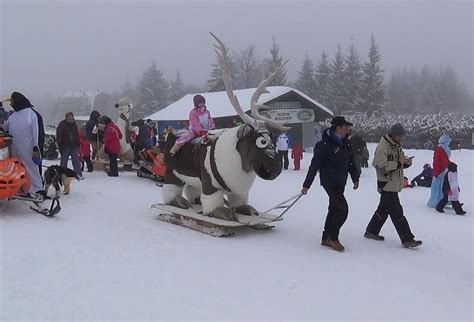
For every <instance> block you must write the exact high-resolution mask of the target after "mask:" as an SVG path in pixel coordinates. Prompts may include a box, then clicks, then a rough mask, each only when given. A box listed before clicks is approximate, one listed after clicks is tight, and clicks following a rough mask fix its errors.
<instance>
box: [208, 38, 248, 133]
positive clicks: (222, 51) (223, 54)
mask: <svg viewBox="0 0 474 322" xmlns="http://www.w3.org/2000/svg"><path fill="white" fill-rule="evenodd" d="M210 34H211V36H212V37H214V39H215V40H216V41H217V43H218V45H214V50H215V51H216V53H217V57H218V58H219V63H220V64H221V68H222V80H223V82H224V87H225V90H226V92H227V97H229V101H230V103H231V104H232V106H233V107H234V109H235V110H236V111H237V114H238V115H239V116H240V118H241V119H242V121H244V122H245V123H246V124H248V125H250V126H252V127H256V125H257V121H256V120H255V119H254V118H252V117H251V116H250V115H248V114H245V112H244V110H243V109H242V106H240V103H239V100H238V99H237V96H235V94H234V90H233V88H232V78H231V77H230V66H229V57H228V56H227V48H226V47H225V45H224V43H223V42H222V41H221V40H220V39H219V38H217V36H216V35H214V34H213V33H212V32H210Z"/></svg>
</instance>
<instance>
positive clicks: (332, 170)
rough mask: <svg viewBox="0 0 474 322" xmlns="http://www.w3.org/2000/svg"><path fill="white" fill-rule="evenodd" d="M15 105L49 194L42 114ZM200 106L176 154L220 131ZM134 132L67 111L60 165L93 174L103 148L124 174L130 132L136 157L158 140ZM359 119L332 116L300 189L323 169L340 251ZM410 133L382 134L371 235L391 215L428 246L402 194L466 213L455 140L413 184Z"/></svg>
mask: <svg viewBox="0 0 474 322" xmlns="http://www.w3.org/2000/svg"><path fill="white" fill-rule="evenodd" d="M9 101H10V105H11V107H12V109H13V113H11V114H10V115H9V116H8V118H7V117H6V116H5V115H4V113H3V114H0V126H1V128H2V129H3V130H4V131H8V133H9V134H10V135H12V136H13V145H12V155H13V156H14V157H17V158H19V159H20V160H21V161H22V162H23V164H24V165H25V167H26V169H27V171H28V174H29V177H30V182H31V186H30V191H29V192H30V193H34V194H37V195H43V196H44V195H45V192H44V189H43V181H42V176H41V174H42V172H41V169H42V158H43V153H44V151H43V148H44V138H45V133H44V126H43V120H42V117H41V115H40V114H39V113H38V112H37V111H36V110H35V109H34V106H33V105H32V104H31V103H30V101H29V100H28V99H27V98H26V97H25V96H24V95H23V94H21V93H18V92H14V93H12V95H11V97H10V98H9ZM193 103H194V106H193V107H192V109H191V111H190V114H189V121H190V127H189V129H188V132H187V133H185V134H184V135H182V136H180V137H179V138H178V139H177V140H176V143H175V145H174V146H173V147H172V148H171V151H170V155H171V156H174V155H175V154H176V153H179V151H180V149H181V147H182V146H183V145H184V144H185V143H187V142H189V141H191V140H193V139H195V138H199V139H200V140H201V142H203V143H206V141H207V136H208V133H209V131H211V130H213V129H215V123H214V121H213V119H212V117H211V113H210V112H209V110H208V109H207V107H206V104H205V103H206V100H205V98H204V97H203V96H201V95H196V96H195V97H194V99H193ZM131 125H132V126H131V127H130V128H129V130H130V131H129V133H122V131H121V130H120V128H119V127H118V126H117V125H116V124H115V123H114V122H113V121H112V120H111V118H110V117H108V116H105V115H100V113H99V112H97V111H92V113H91V114H90V118H89V120H88V121H87V123H85V124H84V125H83V126H82V127H80V128H79V127H78V125H77V123H76V120H75V118H74V114H73V113H72V112H68V113H66V115H65V118H64V120H62V121H61V122H60V123H59V125H58V126H57V129H56V142H57V146H58V148H59V152H60V155H61V160H60V166H61V167H67V166H68V162H69V160H71V161H72V167H73V169H74V172H75V173H76V174H77V175H78V177H79V178H81V179H83V171H84V169H85V168H87V171H88V172H92V171H94V164H93V162H92V161H93V160H95V159H97V158H98V157H99V155H100V153H101V151H103V152H105V153H106V154H107V155H108V160H109V169H108V172H107V174H108V175H109V176H111V177H116V176H118V164H117V158H118V156H119V154H120V149H121V146H120V140H121V139H122V137H123V136H124V135H130V138H131V145H132V147H133V150H134V151H135V153H134V154H135V157H136V158H137V157H138V156H139V155H140V154H139V152H140V151H141V150H143V149H147V148H150V147H153V146H156V144H157V137H158V133H157V130H156V126H155V123H154V122H151V120H138V121H136V122H135V123H132V124H131ZM352 127H353V124H352V123H350V122H348V121H347V120H346V119H345V118H344V117H342V116H336V117H334V118H333V119H332V120H331V123H330V126H329V127H328V128H327V129H326V130H324V132H323V133H322V135H321V137H320V139H319V140H317V142H316V144H315V147H314V155H313V158H312V160H311V164H310V167H309V170H308V173H307V175H306V178H305V180H304V183H303V188H302V190H301V193H302V194H303V195H305V194H307V192H308V190H309V189H310V187H311V185H312V183H313V181H314V178H315V176H316V174H317V173H319V177H320V182H321V185H322V187H323V188H324V190H325V191H326V193H327V195H328V197H329V207H328V213H327V217H326V221H325V225H324V230H323V233H322V240H321V244H322V245H323V246H327V247H330V248H332V249H334V250H336V251H340V252H341V251H344V246H343V245H342V243H341V242H340V240H339V234H340V230H341V227H342V226H343V224H344V222H345V221H346V219H347V216H348V213H349V206H348V203H347V201H346V199H345V196H344V191H345V187H346V181H347V179H348V177H349V175H350V178H351V180H352V182H353V188H354V189H355V190H357V189H358V188H359V178H360V175H361V170H362V168H363V167H368V160H369V154H368V149H367V144H366V142H365V141H364V139H363V138H362V136H361V135H360V132H358V131H356V130H352ZM406 134H407V131H406V128H405V127H404V126H402V125H401V124H400V123H395V124H394V125H392V126H391V127H390V130H389V131H388V132H387V133H385V134H383V135H382V136H381V139H380V142H379V143H378V145H377V148H376V150H375V155H374V157H373V161H372V165H373V166H374V167H375V169H376V175H377V187H378V192H379V194H380V201H379V204H378V206H377V209H376V210H375V212H374V214H373V216H372V218H371V220H370V221H369V223H368V225H367V227H366V230H365V234H364V236H365V237H366V238H369V239H374V240H378V241H381V240H384V237H383V236H381V235H380V230H381V228H382V226H383V225H384V224H385V222H386V220H387V218H388V217H389V216H390V218H391V220H392V223H393V225H394V226H395V228H396V231H397V233H398V235H399V238H400V240H401V242H402V245H403V246H404V247H406V248H412V247H417V246H419V245H421V244H422V242H421V241H419V240H416V239H415V236H414V235H413V233H412V231H411V228H410V225H409V223H408V220H407V218H406V217H405V216H404V211H403V207H402V205H401V203H400V199H399V197H398V194H399V192H400V191H401V190H402V189H403V188H404V187H407V186H409V187H415V186H420V187H430V189H431V194H430V198H429V201H428V203H427V205H428V206H429V207H431V208H435V209H436V210H437V211H438V212H440V213H443V212H444V208H445V206H446V204H447V203H448V202H450V203H451V204H452V207H453V209H454V210H455V213H456V214H458V215H463V214H465V213H466V212H465V211H464V210H463V208H462V206H463V204H462V203H461V202H460V201H459V191H460V189H459V184H458V177H457V171H458V169H457V165H456V164H455V163H454V162H452V161H451V160H450V157H451V150H450V143H451V138H450V136H449V135H447V134H443V135H441V136H440V138H439V141H438V144H437V146H436V147H435V148H434V157H433V167H431V165H430V164H425V165H424V166H423V170H422V172H421V173H420V174H419V175H418V176H416V177H415V178H413V180H412V181H411V182H410V183H408V179H407V178H406V177H405V176H404V169H406V168H408V167H410V166H411V165H412V157H408V156H406V155H405V153H404V151H403V149H402V145H401V143H402V140H403V139H404V138H405V137H406ZM290 141H291V140H290V138H289V136H288V134H287V133H281V134H280V135H279V136H278V138H277V140H276V142H275V143H276V149H277V152H278V157H279V158H280V159H281V164H282V167H283V169H284V170H287V169H288V168H289V150H290V148H291V158H292V159H293V160H294V169H295V170H299V169H300V165H301V160H302V159H303V155H304V153H303V148H302V147H301V144H300V143H299V142H294V143H293V144H290Z"/></svg>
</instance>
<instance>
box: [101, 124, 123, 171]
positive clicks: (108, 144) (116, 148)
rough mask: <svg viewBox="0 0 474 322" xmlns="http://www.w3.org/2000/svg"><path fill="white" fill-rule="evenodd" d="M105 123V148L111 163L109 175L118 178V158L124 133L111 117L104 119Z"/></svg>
mask: <svg viewBox="0 0 474 322" xmlns="http://www.w3.org/2000/svg"><path fill="white" fill-rule="evenodd" d="M103 122H104V125H105V131H104V148H105V153H107V154H108V156H109V161H110V164H109V166H110V168H109V171H108V172H107V175H108V176H109V177H118V165H117V158H118V155H119V153H120V139H121V138H122V132H121V131H120V129H119V128H118V127H117V125H115V124H114V122H112V120H111V119H110V118H109V117H107V116H105V117H103Z"/></svg>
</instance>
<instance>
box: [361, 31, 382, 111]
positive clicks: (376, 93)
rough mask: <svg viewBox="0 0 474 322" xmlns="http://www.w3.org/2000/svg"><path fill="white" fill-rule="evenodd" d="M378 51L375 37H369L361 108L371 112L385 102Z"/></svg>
mask: <svg viewBox="0 0 474 322" xmlns="http://www.w3.org/2000/svg"><path fill="white" fill-rule="evenodd" d="M380 59H381V55H380V51H379V49H378V47H377V45H376V44H375V37H374V35H372V36H371V37H370V49H369V61H368V62H367V63H365V64H364V67H363V71H364V76H363V78H362V100H361V110H363V111H366V112H368V113H369V114H373V113H374V112H375V111H376V110H379V109H381V108H382V107H383V106H384V103H385V88H384V71H383V69H382V67H381V66H380Z"/></svg>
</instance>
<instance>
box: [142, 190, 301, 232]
mask: <svg viewBox="0 0 474 322" xmlns="http://www.w3.org/2000/svg"><path fill="white" fill-rule="evenodd" d="M300 198H301V195H297V196H294V197H292V198H290V199H288V200H286V201H284V202H282V203H280V204H278V205H277V206H275V207H272V208H270V209H269V210H267V211H265V212H261V213H259V216H246V215H242V214H238V213H237V214H236V216H237V220H238V221H228V220H223V219H219V218H215V217H210V216H204V215H203V214H202V208H201V206H200V205H193V208H192V209H181V208H177V207H173V206H170V205H165V204H155V205H153V206H151V208H153V209H157V210H159V211H160V212H159V214H158V217H157V218H156V219H158V220H162V221H166V222H169V223H172V224H175V225H179V226H184V227H187V228H191V229H193V230H197V231H200V232H202V233H205V234H208V235H211V236H214V237H227V236H232V235H234V234H235V233H236V232H237V231H239V230H243V229H249V228H250V229H256V230H269V229H272V228H274V227H275V226H273V225H272V223H274V222H277V221H281V220H283V215H284V214H285V213H286V212H287V211H288V210H289V209H290V208H291V207H292V206H293V205H294V204H295V203H296V201H298V200H299V199H300ZM288 202H291V203H290V204H288ZM276 209H284V211H283V212H282V213H281V214H280V215H278V216H277V215H273V214H270V211H272V210H276Z"/></svg>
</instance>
